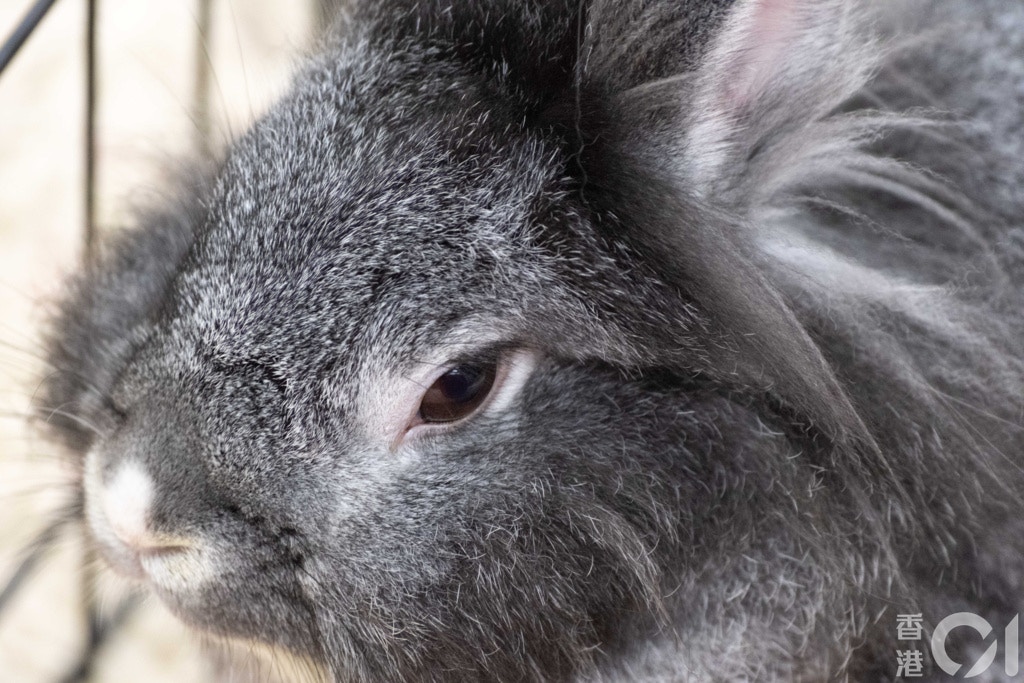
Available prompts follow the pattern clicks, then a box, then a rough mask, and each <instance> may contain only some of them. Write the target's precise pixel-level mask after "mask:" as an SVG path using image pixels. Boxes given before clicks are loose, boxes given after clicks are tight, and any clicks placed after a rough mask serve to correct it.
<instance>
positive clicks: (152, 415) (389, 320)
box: [38, 0, 1024, 683]
mask: <svg viewBox="0 0 1024 683" xmlns="http://www.w3.org/2000/svg"><path fill="white" fill-rule="evenodd" d="M1022 158H1024V5H1022V4H1020V3H1007V2H998V1H996V0H975V1H974V2H971V3H955V2H938V1H935V2H900V3H874V2H868V1H867V0H860V1H855V0H849V1H844V0H813V1H812V0H733V1H725V0H675V1H672V2H670V1H668V0H644V1H640V0H625V1H616V2H612V1H611V0H549V1H547V2H513V1H511V0H485V1H482V2H468V1H467V2H463V1H461V0H359V1H357V2H354V3H349V4H347V5H346V6H345V7H344V8H343V11H341V12H340V14H339V17H338V19H337V20H336V23H335V24H334V27H333V28H332V29H331V30H330V31H329V32H328V35H327V36H326V37H325V38H324V44H323V46H322V49H320V50H318V51H317V52H316V54H314V55H312V56H310V58H309V60H308V62H307V63H306V64H305V65H304V66H303V67H302V68H301V69H300V70H299V72H298V73H297V74H296V76H295V78H294V81H293V83H292V85H291V88H290V90H289V91H288V92H287V93H286V94H285V95H284V96H283V97H282V98H281V99H280V101H279V102H277V104H275V105H274V106H273V107H272V108H270V110H269V111H268V112H267V113H266V114H264V115H263V116H262V117H260V118H259V119H258V120H257V121H256V122H255V123H254V125H252V127H251V128H250V129H249V130H248V132H246V133H244V134H243V135H241V136H240V137H238V138H237V139H236V140H235V141H234V142H233V143H231V144H230V145H229V146H228V148H227V149H226V150H224V151H223V154H222V155H221V156H220V157H218V158H217V159H215V160H213V161H210V162H202V161H197V162H195V164H194V166H192V167H191V170H190V171H189V172H187V173H184V174H182V177H181V179H180V181H179V182H178V183H177V185H176V186H175V188H174V190H173V192H169V197H168V198H167V199H166V200H165V201H164V202H163V203H156V204H155V205H154V206H152V207H151V208H149V209H146V210H144V211H141V212H140V213H139V215H138V216H137V217H136V219H135V221H134V227H130V228H127V229H125V230H122V231H118V232H114V233H111V234H110V235H109V236H108V238H107V239H106V241H105V242H104V244H103V245H102V248H101V250H100V252H99V254H98V256H97V257H96V258H94V259H92V260H91V261H90V262H89V263H87V264H86V265H85V266H84V267H83V269H82V271H81V272H80V273H78V274H77V275H75V276H74V277H73V278H72V280H71V281H70V283H69V285H68V288H67V292H66V295H65V297H64V299H63V300H62V302H61V303H60V305H59V306H58V309H57V311H56V313H55V314H54V317H53V320H52V323H51V327H50V332H49V336H48V341H47V347H46V349H47V350H46V353H47V357H48V358H49V360H50V362H51V363H52V365H53V366H54V367H57V368H59V369H60V371H59V372H52V373H50V374H49V375H48V376H47V377H46V378H45V379H44V380H43V383H42V387H41V389H40V391H39V394H38V404H39V409H40V411H41V412H45V411H46V410H47V409H48V408H51V407H53V406H61V407H62V410H61V411H60V412H57V413H54V412H53V411H50V412H49V413H47V414H48V415H51V417H50V419H48V421H47V424H48V426H49V428H50V433H51V435H52V438H54V439H55V440H56V441H57V442H59V443H60V444H62V445H63V446H64V447H65V448H66V450H67V451H68V453H69V457H70V458H71V459H72V460H73V461H74V463H75V464H76V466H77V468H78V470H79V471H80V473H81V476H80V480H81V514H82V515H83V517H84V518H85V520H86V523H87V525H88V528H89V530H90V536H91V538H92V541H93V542H94V543H95V545H96V547H97V549H98V551H99V553H100V554H101V555H102V557H103V558H104V559H105V560H106V562H107V563H108V564H109V565H110V566H111V567H112V568H113V569H115V571H117V572H119V573H120V574H122V575H124V576H126V577H130V578H133V579H135V580H138V581H140V582H141V583H142V584H143V585H144V586H145V587H146V588H147V589H148V590H150V591H152V593H154V594H155V595H156V596H157V597H158V598H159V600H160V601H162V602H163V603H164V604H165V605H166V606H167V607H168V608H169V609H170V610H171V611H172V612H173V613H174V614H175V615H176V616H177V617H178V618H180V619H181V620H182V621H183V622H184V623H185V624H186V625H188V626H189V627H191V628H194V629H195V630H196V631H198V632H201V633H206V634H210V635H211V636H213V637H221V638H225V639H229V640H231V641H233V642H241V643H252V644H259V645H260V646H261V647H267V648H271V649H272V650H277V651H280V652H287V653H290V655H291V656H294V657H297V658H300V659H302V660H304V661H306V662H308V664H309V665H310V666H311V667H315V668H317V669H319V670H320V671H321V672H322V673H323V675H324V676H325V677H326V678H329V679H331V680H335V681H351V682H354V683H355V682H365V681H406V682H414V681H481V680H486V681H601V682H612V681H650V682H654V681H735V680H757V681H825V680H866V681H882V680H894V679H895V678H896V677H897V676H900V675H903V674H904V673H906V672H905V671H904V672H903V673H901V672H900V671H899V669H898V662H897V657H896V654H897V651H900V650H907V649H913V648H914V647H917V651H921V652H923V655H924V659H923V660H922V661H923V667H924V668H923V670H922V672H920V673H921V675H923V676H925V677H926V680H943V679H944V677H945V676H946V675H947V673H948V672H947V671H946V669H944V668H942V666H941V664H942V661H941V660H940V658H939V657H936V656H934V655H935V653H934V652H933V651H932V650H929V648H928V647H927V639H928V637H929V634H931V633H933V632H937V631H935V626H936V624H938V623H939V622H940V621H942V620H943V619H944V618H945V617H946V616H947V615H950V614H953V613H958V612H972V613H974V614H977V615H978V616H979V617H980V618H983V619H985V620H986V621H988V622H989V623H991V624H994V625H996V627H997V633H998V634H1001V633H1002V631H1001V630H998V629H1002V626H1003V625H1005V624H1007V623H1009V622H1010V620H1011V618H1013V616H1014V615H1016V614H1017V613H1018V611H1019V610H1020V609H1021V596H1022V595H1024V592H1022V588H1024V586H1022V577H1024V522H1022V520H1024V507H1022V504H1021V498H1022V496H1021V495H1020V492H1021V491H1024V481H1022V479H1024V477H1022V470H1021V460H1022V458H1021V456H1020V453H1021V446H1022V445H1024V438H1022V425H1021V413H1022V410H1024V402H1022V397H1024V314H1022V310H1024V307H1022V303H1024V301H1022V300H1024V295H1022V293H1021V284H1022V281H1024V233H1022V228H1024V226H1022V224H1021V216H1024V189H1022V188H1024V163H1022V162H1021V159H1022ZM907 613H910V614H918V615H920V616H921V619H922V622H923V624H924V626H923V628H924V635H923V636H922V639H923V640H922V642H921V643H918V644H915V643H908V642H904V640H901V639H900V638H899V637H898V633H897V617H898V616H899V615H901V614H907ZM999 637H1001V636H999ZM981 645H983V643H982V641H981V638H980V635H979V634H978V633H976V632H973V631H971V630H970V629H956V630H954V631H952V632H950V633H949V634H948V635H947V636H946V641H945V647H946V650H945V652H946V655H947V658H949V659H952V660H954V661H955V662H958V663H960V664H962V665H964V666H968V665H970V663H971V662H972V661H973V660H974V659H976V654H975V653H976V650H977V648H978V647H980V646H981ZM1005 649H1006V651H1007V652H1009V651H1010V649H1011V648H1010V647H1009V646H1007V647H1006V648H1005ZM1000 661H1001V660H1000ZM998 668H999V667H998V666H994V668H993V669H992V671H991V672H990V673H992V672H994V671H995V670H996V669H998ZM911 675H913V674H911Z"/></svg>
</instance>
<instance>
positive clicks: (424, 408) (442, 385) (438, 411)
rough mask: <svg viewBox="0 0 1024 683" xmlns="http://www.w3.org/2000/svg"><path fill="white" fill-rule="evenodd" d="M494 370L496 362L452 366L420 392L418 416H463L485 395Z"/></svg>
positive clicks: (439, 418) (447, 418)
mask: <svg viewBox="0 0 1024 683" xmlns="http://www.w3.org/2000/svg"><path fill="white" fill-rule="evenodd" d="M496 372H497V364H496V363H484V364H479V365H473V364H464V365H457V366H455V367H453V368H452V369H451V370H449V371H448V372H446V373H444V374H443V375H441V376H440V377H438V378H437V380H436V381H435V382H434V383H433V384H432V385H430V388H429V389H427V393H425V394H423V400H422V402H421V403H420V418H421V419H422V420H423V421H424V422H454V421H455V420H461V419H462V418H464V417H466V416H467V415H469V414H470V413H472V412H473V411H474V410H476V409H477V408H478V407H479V406H480V404H481V403H483V402H484V399H485V398H487V394H489V393H490V391H491V387H493V386H494V376H495V374H496Z"/></svg>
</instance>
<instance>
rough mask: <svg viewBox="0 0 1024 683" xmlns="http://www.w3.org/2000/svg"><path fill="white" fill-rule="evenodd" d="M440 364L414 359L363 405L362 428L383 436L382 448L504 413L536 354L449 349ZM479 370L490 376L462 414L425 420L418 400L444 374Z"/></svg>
mask: <svg viewBox="0 0 1024 683" xmlns="http://www.w3.org/2000/svg"><path fill="white" fill-rule="evenodd" d="M444 357H445V358H447V359H454V360H445V361H441V362H437V361H427V362H422V363H418V364H417V365H416V366H414V369H413V370H412V371H411V372H407V373H404V374H402V375H400V376H398V377H396V378H394V381H391V382H387V383H386V385H388V390H386V391H383V392H381V393H380V394H379V395H377V396H375V397H374V400H373V401H372V403H373V404H374V405H373V406H368V407H369V408H370V410H368V412H367V414H366V420H365V422H366V423H367V426H368V427H369V431H370V433H371V435H372V437H375V438H374V440H377V439H383V440H384V441H385V442H386V443H387V446H388V451H389V452H392V453H396V452H398V451H415V450H416V449H417V445H420V444H422V441H423V440H424V439H428V438H433V437H439V436H443V435H444V434H445V433H449V432H453V431H456V430H461V429H463V428H465V427H468V426H469V425H470V424H471V423H473V422H474V421H476V420H477V419H478V418H479V417H481V416H484V415H487V416H495V417H497V416H500V415H502V414H504V413H507V412H508V411H509V410H510V409H511V408H512V406H513V405H514V403H515V401H516V399H517V398H518V397H519V395H520V393H521V391H522V389H523V387H524V386H525V384H526V382H527V381H528V380H529V377H530V375H531V374H532V372H533V369H534V368H535V367H536V364H537V359H538V356H537V353H536V352H535V351H533V350H529V349H522V348H518V349H507V348H496V347H493V346H492V347H489V349H487V350H485V351H481V352H479V353H478V354H473V353H472V352H466V351H465V350H460V351H459V352H458V353H451V352H449V353H448V354H446V355H445V356H444ZM467 367H472V368H480V369H481V371H482V372H485V373H486V372H490V373H491V377H490V378H489V381H487V382H486V383H481V386H480V393H481V395H480V396H477V397H474V398H472V399H471V400H472V401H473V403H472V404H468V405H466V406H465V408H466V410H465V412H464V414H453V415H452V416H451V419H444V420H441V419H431V416H430V415H425V414H424V411H423V408H424V400H425V398H428V400H429V395H430V394H431V393H432V392H434V393H435V394H436V392H437V391H438V383H439V382H440V381H442V378H444V377H445V376H446V375H449V374H450V373H452V372H453V371H456V372H457V371H458V369H460V368H467Z"/></svg>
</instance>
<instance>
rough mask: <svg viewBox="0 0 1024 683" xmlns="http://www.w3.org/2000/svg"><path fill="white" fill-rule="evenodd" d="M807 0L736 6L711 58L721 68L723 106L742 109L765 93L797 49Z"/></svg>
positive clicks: (758, 0) (754, 0) (757, 0)
mask: <svg viewBox="0 0 1024 683" xmlns="http://www.w3.org/2000/svg"><path fill="white" fill-rule="evenodd" d="M806 4H807V3H806V2H805V1H804V0H746V1H745V2H743V3H742V4H741V5H740V7H739V8H738V9H737V10H736V12H735V14H734V15H733V19H732V20H731V21H730V25H729V26H728V28H727V29H726V30H725V33H724V35H723V36H722V37H721V38H720V40H719V43H718V45H717V47H716V49H715V50H714V52H713V53H712V56H711V59H712V60H713V62H714V63H716V66H714V67H713V68H714V69H715V70H716V71H718V72H719V73H718V77H717V78H716V79H715V80H717V81H719V84H720V86H721V89H720V91H719V96H720V98H721V100H720V103H719V104H720V106H721V107H722V108H723V109H724V110H726V111H730V110H732V111H736V110H742V109H745V108H747V107H749V106H750V105H751V103H753V102H754V101H756V100H757V99H758V96H759V95H760V94H761V93H763V92H764V91H765V90H766V89H767V87H768V84H769V82H770V81H771V80H772V78H773V77H774V76H775V75H776V74H778V72H779V71H780V69H781V68H782V65H783V64H784V62H785V57H786V55H787V50H792V49H795V42H796V41H797V39H798V37H799V33H800V29H801V28H802V26H803V23H804V22H803V21H801V17H800V16H799V15H800V13H801V10H807V9H808V8H806V7H805V5H806Z"/></svg>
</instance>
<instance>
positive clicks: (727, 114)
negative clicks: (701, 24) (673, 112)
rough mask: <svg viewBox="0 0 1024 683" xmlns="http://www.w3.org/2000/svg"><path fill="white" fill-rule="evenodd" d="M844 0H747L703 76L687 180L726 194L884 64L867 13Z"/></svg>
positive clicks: (694, 104)
mask: <svg viewBox="0 0 1024 683" xmlns="http://www.w3.org/2000/svg"><path fill="white" fill-rule="evenodd" d="M852 5H853V3H849V2H843V1H842V0H740V2H738V3H736V7H734V8H733V9H732V11H731V12H730V14H729V16H728V18H727V19H726V21H725V23H724V25H723V26H722V28H721V29H720V30H719V32H718V35H717V37H716V38H715V39H714V40H713V42H712V44H711V46H710V48H709V50H708V51H707V53H706V56H705V57H704V59H703V60H702V64H701V66H700V68H699V70H698V73H697V75H696V89H695V93H694V95H693V98H692V100H691V103H690V112H691V114H690V116H689V124H688V126H687V130H688V133H687V140H686V144H685V149H686V154H685V156H686V162H687V172H688V173H689V175H690V179H691V181H693V182H694V184H695V186H696V187H697V188H699V189H700V190H702V191H704V192H709V193H710V191H713V190H720V189H722V186H723V184H725V185H727V184H728V183H729V181H730V176H731V175H733V174H735V173H737V172H740V171H741V170H742V169H743V167H744V165H745V162H746V161H748V160H749V159H750V158H751V157H752V156H753V155H755V154H756V152H757V150H758V149H761V148H764V147H765V146H766V145H769V144H771V142H772V140H773V138H774V137H775V136H779V135H785V134H786V133H787V132H788V131H792V130H793V129H794V128H798V127H799V126H800V125H801V124H804V123H806V122H808V121H811V120H814V119H815V118H819V117H821V116H823V115H825V114H827V113H828V112H829V111H830V110H832V109H834V108H835V107H836V106H838V105H839V104H840V103H841V102H842V101H843V100H844V99H846V98H847V97H849V95H850V93H851V92H853V91H855V90H857V88H859V87H860V86H861V85H862V84H863V83H864V82H865V80H866V79H867V77H868V75H869V74H870V72H871V71H872V70H873V68H874V67H875V65H876V64H877V62H878V55H877V54H876V53H877V50H873V45H872V41H870V40H865V36H866V35H867V33H868V32H867V29H868V24H867V19H866V16H865V15H864V14H863V12H859V11H857V10H855V9H853V7H852Z"/></svg>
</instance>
